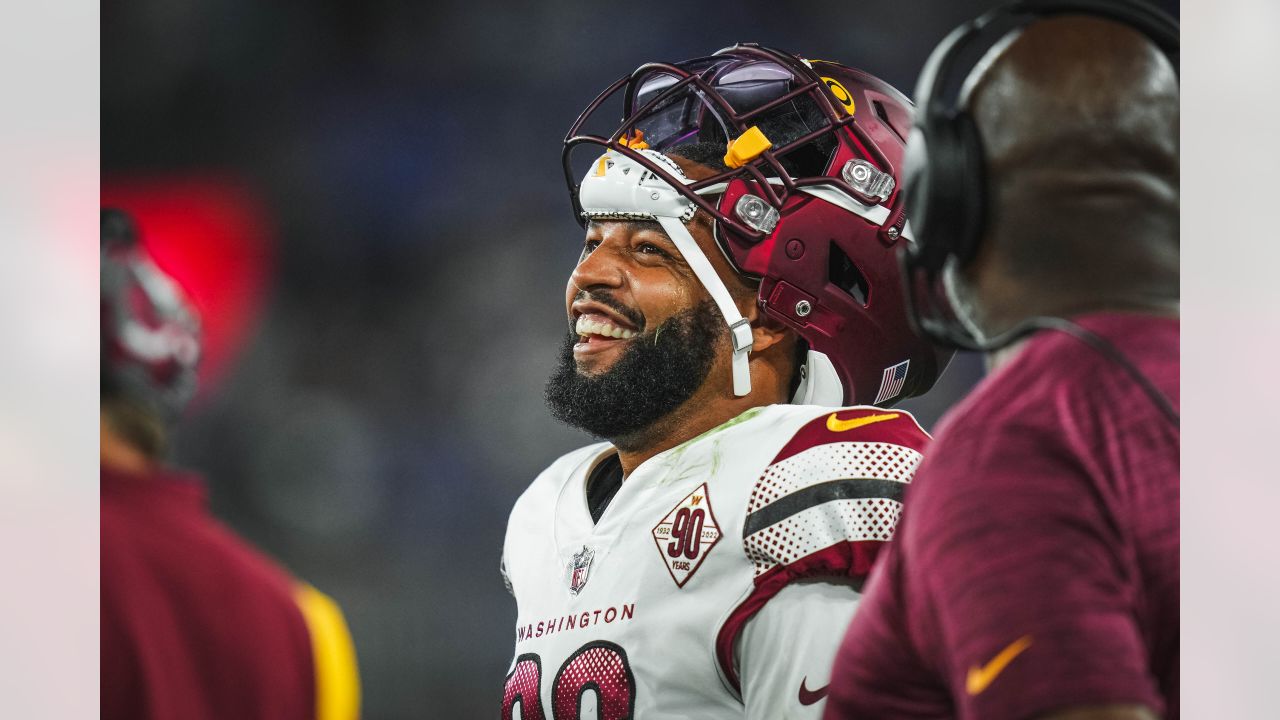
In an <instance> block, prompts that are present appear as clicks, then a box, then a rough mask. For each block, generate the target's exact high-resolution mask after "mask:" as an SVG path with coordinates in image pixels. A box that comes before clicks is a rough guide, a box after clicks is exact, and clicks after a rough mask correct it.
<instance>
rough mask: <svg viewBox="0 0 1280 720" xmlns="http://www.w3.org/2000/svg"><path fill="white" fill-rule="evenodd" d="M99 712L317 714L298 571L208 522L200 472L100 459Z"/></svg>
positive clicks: (138, 715) (287, 718) (197, 717)
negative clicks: (142, 471) (145, 468)
mask: <svg viewBox="0 0 1280 720" xmlns="http://www.w3.org/2000/svg"><path fill="white" fill-rule="evenodd" d="M101 500H102V650H101V652H102V717H103V718H105V719H107V720H114V719H116V718H119V719H121V720H123V719H124V718H129V719H130V720H138V719H145V718H181V719H182V720H203V719H206V718H207V719H208V720H214V719H215V718H216V719H219V720H225V719H226V718H237V720H239V719H244V720H251V719H254V718H261V719H262V720H267V719H268V718H270V719H271V720H294V719H297V720H303V719H304V718H305V719H307V720H313V719H314V718H315V717H316V686H315V683H316V679H315V671H314V665H313V658H312V649H311V648H312V646H311V639H310V636H309V633H308V629H307V624H306V620H305V619H304V617H303V614H302V611H301V610H300V609H299V607H298V605H297V604H296V602H295V600H294V597H295V591H296V585H295V583H294V581H293V580H292V579H291V578H290V577H289V576H288V575H287V574H286V573H285V572H284V571H282V570H281V569H280V568H279V567H277V566H276V565H275V564H274V563H272V562H271V561H269V560H267V559H266V558H265V557H263V556H262V555H260V554H259V553H258V552H256V551H254V550H253V549H252V548H250V547H249V546H248V545H247V544H245V543H244V541H242V540H240V539H239V538H238V537H236V536H235V535H234V534H232V532H231V531H230V530H228V529H227V528H226V527H224V526H223V525H222V524H220V523H219V522H217V521H216V520H214V519H213V518H212V517H211V516H210V515H209V513H208V510H207V509H206V502H205V492H204V489H203V487H202V486H201V485H200V484H199V482H198V481H197V480H196V479H195V478H194V477H191V476H184V475H180V474H176V473H173V472H172V471H167V470H157V471H156V472H154V473H153V474H151V475H148V476H139V475H131V474H125V473H120V472H113V471H111V470H109V469H107V468H105V467H103V468H102V496H101Z"/></svg>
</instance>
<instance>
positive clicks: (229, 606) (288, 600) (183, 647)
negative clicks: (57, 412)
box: [100, 210, 359, 720]
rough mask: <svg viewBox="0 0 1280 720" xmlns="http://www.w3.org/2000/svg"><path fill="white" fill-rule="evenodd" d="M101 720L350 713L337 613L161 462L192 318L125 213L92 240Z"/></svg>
mask: <svg viewBox="0 0 1280 720" xmlns="http://www.w3.org/2000/svg"><path fill="white" fill-rule="evenodd" d="M101 263H102V266H101V267H102V278H101V282H102V285H101V319H102V323H101V328H102V337H101V342H102V349H101V411H100V428H101V457H102V460H101V533H102V535H101V542H102V551H101V553H102V554H101V570H102V591H101V592H102V594H101V616H102V617H101V621H102V638H101V639H102V645H101V653H102V655H101V658H102V671H101V672H102V677H101V679H102V717H104V718H112V719H115V718H120V719H123V718H129V719H131V720H136V719H138V718H182V720H198V719H200V718H209V719H210V720H212V719H214V718H219V719H225V718H238V719H239V718H263V719H264V720H265V719H268V718H270V719H271V720H288V719H290V718H296V719H298V720H303V719H306V720H314V719H316V718H319V719H320V720H347V719H349V718H355V717H357V716H358V714H359V707H358V706H359V686H358V679H357V675H356V666H355V654H354V650H353V647H352V645H351V638H350V635H349V634H348V631H347V627H346V624H345V621H344V620H343V617H342V613H341V611H340V610H339V609H338V607H337V605H336V604H334V603H333V601H332V600H330V599H329V598H328V597H326V596H325V595H323V594H322V593H320V592H319V591H317V590H316V589H315V588H313V587H311V586H309V585H307V584H305V583H300V582H298V581H296V580H294V579H293V578H292V577H290V576H289V575H288V573H286V572H285V571H284V570H283V569H281V568H280V567H278V566H277V565H276V564H275V563H273V562H271V561H270V560H268V559H267V558H266V557H264V556H263V555H261V554H260V553H259V552H257V551H256V550H254V549H252V548H251V547H249V546H248V545H247V544H246V543H245V542H244V541H243V540H241V539H239V538H238V537H236V536H235V534H234V533H232V532H231V531H230V530H229V529H228V528H226V527H224V526H223V525H222V524H221V523H219V522H218V521H217V520H215V519H214V518H213V517H212V515H210V514H209V512H208V509H207V508H206V498H205V491H204V488H203V487H202V485H201V484H200V481H199V479H198V478H197V477H196V476H194V475H192V474H190V473H186V472H182V471H179V470H176V469H174V468H171V467H169V466H167V465H165V464H164V461H163V458H164V456H165V449H166V442H167V436H168V432H169V430H170V428H171V426H172V424H173V423H174V422H175V420H176V419H177V418H178V416H179V414H180V413H181V411H182V409H183V408H184V406H185V405H186V403H187V401H188V400H189V399H190V397H191V395H192V393H193V392H194V390H195V369H196V364H197V360H198V358H199V354H200V336H199V321H198V318H197V316H196V313H195V310H194V308H193V307H192V306H191V305H190V304H189V303H188V301H187V299H186V297H185V296H184V294H183V293H182V291H181V290H180V289H179V288H178V287H177V285H176V284H175V283H174V282H173V281H172V280H171V279H170V278H169V277H168V276H166V275H164V274H163V273H162V272H161V271H160V270H159V269H158V268H156V267H155V265H153V264H152V263H151V261H150V259H149V258H148V257H147V256H146V255H145V253H144V251H143V250H142V248H141V247H140V245H139V243H138V241H137V237H136V234H135V231H134V227H133V223H132V221H131V219H130V218H129V217H128V216H127V215H125V214H124V213H123V212H120V211H118V210H103V212H102V236H101Z"/></svg>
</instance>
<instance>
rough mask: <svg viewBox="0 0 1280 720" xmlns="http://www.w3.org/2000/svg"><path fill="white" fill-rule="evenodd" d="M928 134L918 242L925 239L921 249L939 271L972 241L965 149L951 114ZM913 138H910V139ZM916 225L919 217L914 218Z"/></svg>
mask: <svg viewBox="0 0 1280 720" xmlns="http://www.w3.org/2000/svg"><path fill="white" fill-rule="evenodd" d="M923 134H924V135H925V136H926V137H927V138H928V156H927V157H926V158H925V162H926V165H925V167H923V168H922V169H921V170H920V173H921V175H922V176H923V177H924V181H923V183H922V184H923V186H924V193H923V195H924V197H922V198H921V201H922V203H923V206H922V207H921V208H920V212H921V218H920V219H921V220H922V222H920V223H919V224H918V225H917V226H916V229H915V234H916V235H917V242H921V243H922V253H923V254H924V259H925V261H926V262H925V263H923V265H924V266H925V267H927V268H928V270H929V272H930V273H931V274H935V275H936V274H937V273H939V272H941V271H942V268H943V266H944V265H946V263H947V258H949V257H951V256H952V255H955V254H957V250H958V249H959V248H961V247H963V246H964V245H965V244H966V243H968V242H969V240H968V237H967V236H966V232H967V229H966V228H965V227H964V220H965V198H964V197H963V195H962V193H964V192H965V187H964V185H965V183H966V167H965V166H966V162H967V159H966V153H965V149H964V147H963V146H962V145H961V142H962V140H961V139H960V138H959V137H958V133H957V130H956V126H955V124H954V122H953V121H952V118H951V117H945V116H944V117H938V118H936V119H934V122H932V123H931V124H930V128H929V129H928V130H927V131H926V132H925V133H923ZM908 142H910V141H908ZM912 224H913V225H916V218H914V217H913V218H912Z"/></svg>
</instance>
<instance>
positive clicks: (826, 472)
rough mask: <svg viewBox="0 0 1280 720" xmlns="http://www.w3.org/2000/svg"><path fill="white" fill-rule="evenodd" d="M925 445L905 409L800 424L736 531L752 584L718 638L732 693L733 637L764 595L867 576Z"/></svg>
mask: <svg viewBox="0 0 1280 720" xmlns="http://www.w3.org/2000/svg"><path fill="white" fill-rule="evenodd" d="M928 440H929V435H928V434H927V433H926V432H925V431H924V430H923V429H922V428H921V427H920V426H919V424H917V423H916V420H915V418H913V417H912V416H911V414H910V413H908V412H905V411H902V410H884V409H881V408H875V407H854V408H845V409H842V410H836V411H828V412H826V413H824V414H823V415H822V416H820V417H818V418H816V419H814V420H811V421H810V422H808V423H806V424H805V425H804V426H803V427H801V428H800V429H799V430H798V431H796V433H795V435H793V436H792V438H791V440H789V441H788V442H787V444H786V445H784V446H783V448H782V450H781V451H779V453H778V455H777V457H775V458H774V459H773V462H771V463H770V464H769V466H768V467H766V468H765V470H764V473H763V474H762V475H761V476H760V478H759V479H758V480H757V481H756V485H755V487H754V488H753V489H752V491H751V496H750V499H749V500H748V501H747V509H746V513H747V516H746V519H745V521H744V523H743V529H742V543H743V548H744V549H745V550H746V553H747V557H749V558H750V559H751V561H752V563H753V564H754V565H755V577H754V579H753V584H754V587H753V589H752V591H751V593H750V594H749V595H748V596H747V598H746V599H745V600H743V601H742V602H741V603H740V604H739V605H738V607H737V608H735V609H734V610H733V611H732V612H731V613H730V615H729V617H728V619H727V620H726V621H725V622H724V624H723V625H722V626H721V627H720V630H719V632H718V633H717V637H716V656H717V658H718V660H719V661H720V665H721V668H722V669H723V671H724V673H725V677H727V678H728V679H729V681H730V683H731V684H732V685H733V686H734V687H735V688H736V687H737V686H738V678H737V673H736V671H735V670H734V669H733V663H732V660H733V654H732V653H733V640H734V638H735V637H737V634H738V632H739V631H740V630H741V628H742V626H743V625H744V624H745V623H746V622H747V620H749V619H750V618H751V617H752V616H753V615H755V613H756V612H758V611H759V610H760V608H761V607H763V606H764V604H765V603H766V602H768V601H769V599H770V598H772V597H773V596H774V595H776V594H777V593H778V592H779V591H780V590H782V588H783V587H785V586H786V585H787V584H789V583H791V582H794V581H796V580H801V579H806V578H829V579H835V580H840V579H844V580H852V581H854V582H855V583H856V582H860V581H861V580H862V579H863V578H865V577H866V575H867V573H868V572H870V571H871V565H872V563H873V562H874V561H875V557H876V554H877V553H878V551H879V550H880V548H881V547H882V546H883V544H884V543H885V542H887V541H888V540H889V539H890V538H891V537H892V536H893V529H894V527H895V526H896V525H897V522H898V516H899V515H900V514H901V512H902V496H903V493H904V491H905V490H906V486H907V483H909V482H910V481H911V478H912V476H913V475H914V474H915V471H916V467H917V466H918V465H919V464H920V460H921V457H922V456H921V454H920V451H921V450H922V449H923V448H924V446H925V444H926V443H927V442H928Z"/></svg>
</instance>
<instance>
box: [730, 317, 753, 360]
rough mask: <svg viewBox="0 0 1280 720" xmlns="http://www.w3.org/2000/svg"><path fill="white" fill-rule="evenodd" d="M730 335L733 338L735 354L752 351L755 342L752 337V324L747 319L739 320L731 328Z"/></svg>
mask: <svg viewBox="0 0 1280 720" xmlns="http://www.w3.org/2000/svg"><path fill="white" fill-rule="evenodd" d="M729 334H730V335H731V336H732V337H733V353H734V354H735V355H737V354H738V353H744V352H746V351H748V350H750V349H751V346H752V345H754V344H755V341H754V340H753V339H752V337H751V323H749V322H747V319H746V318H738V321H737V322H735V323H734V324H732V325H730V326H729Z"/></svg>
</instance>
